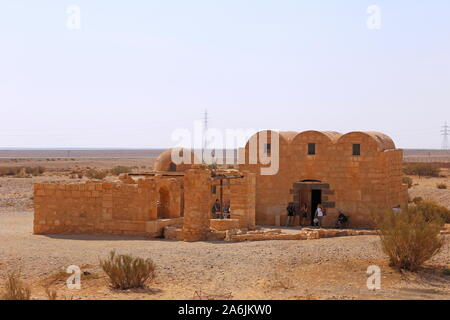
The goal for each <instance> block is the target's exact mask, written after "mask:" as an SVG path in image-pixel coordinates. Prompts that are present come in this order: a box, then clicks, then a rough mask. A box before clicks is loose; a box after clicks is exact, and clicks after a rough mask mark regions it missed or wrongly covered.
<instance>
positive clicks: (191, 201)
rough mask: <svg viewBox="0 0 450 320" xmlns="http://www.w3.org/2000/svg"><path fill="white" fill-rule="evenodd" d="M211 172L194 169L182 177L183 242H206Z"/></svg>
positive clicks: (208, 223)
mask: <svg viewBox="0 0 450 320" xmlns="http://www.w3.org/2000/svg"><path fill="white" fill-rule="evenodd" d="M210 179H211V171H210V170H208V169H205V168H195V169H189V170H187V171H185V175H184V201H185V203H184V221H183V239H184V241H200V240H206V238H207V234H208V232H209V225H210V216H211V214H210V195H211V181H210Z"/></svg>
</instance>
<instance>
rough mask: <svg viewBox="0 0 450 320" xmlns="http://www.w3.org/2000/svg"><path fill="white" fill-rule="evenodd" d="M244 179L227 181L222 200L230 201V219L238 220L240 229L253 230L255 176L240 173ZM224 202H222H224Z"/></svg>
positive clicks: (248, 173)
mask: <svg viewBox="0 0 450 320" xmlns="http://www.w3.org/2000/svg"><path fill="white" fill-rule="evenodd" d="M240 173H241V174H242V175H243V176H244V177H243V178H239V179H232V180H229V181H228V182H227V183H226V184H225V186H224V200H225V201H227V200H229V201H230V204H231V218H232V219H238V220H239V227H240V228H247V229H254V228H255V221H256V220H255V212H256V210H255V209H256V175H255V174H254V173H251V172H248V171H247V172H240ZM225 201H224V202H225Z"/></svg>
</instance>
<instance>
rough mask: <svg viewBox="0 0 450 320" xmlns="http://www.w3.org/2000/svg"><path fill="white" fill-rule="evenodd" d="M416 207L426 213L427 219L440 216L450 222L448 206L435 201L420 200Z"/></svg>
mask: <svg viewBox="0 0 450 320" xmlns="http://www.w3.org/2000/svg"><path fill="white" fill-rule="evenodd" d="M416 207H417V209H418V210H420V211H421V212H422V213H423V214H424V216H425V218H426V219H427V221H428V220H432V219H434V218H435V217H438V218H440V219H441V220H442V221H444V222H445V223H450V210H449V209H448V208H447V207H444V206H442V205H440V204H438V203H436V202H434V201H420V202H418V203H416Z"/></svg>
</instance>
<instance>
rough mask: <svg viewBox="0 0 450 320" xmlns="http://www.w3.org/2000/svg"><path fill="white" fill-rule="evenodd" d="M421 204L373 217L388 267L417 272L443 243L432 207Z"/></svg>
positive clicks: (439, 223)
mask: <svg viewBox="0 0 450 320" xmlns="http://www.w3.org/2000/svg"><path fill="white" fill-rule="evenodd" d="M421 203H423V202H421ZM421 203H420V204H421ZM420 204H419V205H416V206H410V207H404V208H402V209H401V210H398V211H393V210H389V211H386V213H385V214H380V215H377V216H375V217H374V218H375V225H376V227H377V228H378V229H379V234H380V238H381V245H382V249H383V251H384V252H385V253H386V254H387V255H388V257H389V261H390V265H391V266H392V267H395V268H397V269H399V270H400V269H404V270H409V271H417V270H418V268H420V267H421V266H422V265H423V264H424V263H425V262H426V261H428V260H429V259H430V258H431V257H433V256H434V255H435V254H436V253H438V252H439V250H440V249H441V247H442V246H443V244H444V238H443V237H442V236H441V235H440V230H441V228H442V226H443V221H442V219H441V218H440V216H439V215H437V213H436V212H434V211H433V208H434V207H431V206H420Z"/></svg>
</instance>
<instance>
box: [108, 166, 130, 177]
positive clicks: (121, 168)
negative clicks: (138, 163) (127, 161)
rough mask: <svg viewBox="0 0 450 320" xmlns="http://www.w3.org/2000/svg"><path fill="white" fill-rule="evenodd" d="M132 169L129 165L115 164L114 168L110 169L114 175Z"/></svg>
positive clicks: (128, 171)
mask: <svg viewBox="0 0 450 320" xmlns="http://www.w3.org/2000/svg"><path fill="white" fill-rule="evenodd" d="M132 171H133V168H132V167H127V166H115V167H114V168H112V169H111V170H110V172H111V174H112V175H113V176H118V175H120V174H122V173H130V172H132Z"/></svg>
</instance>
